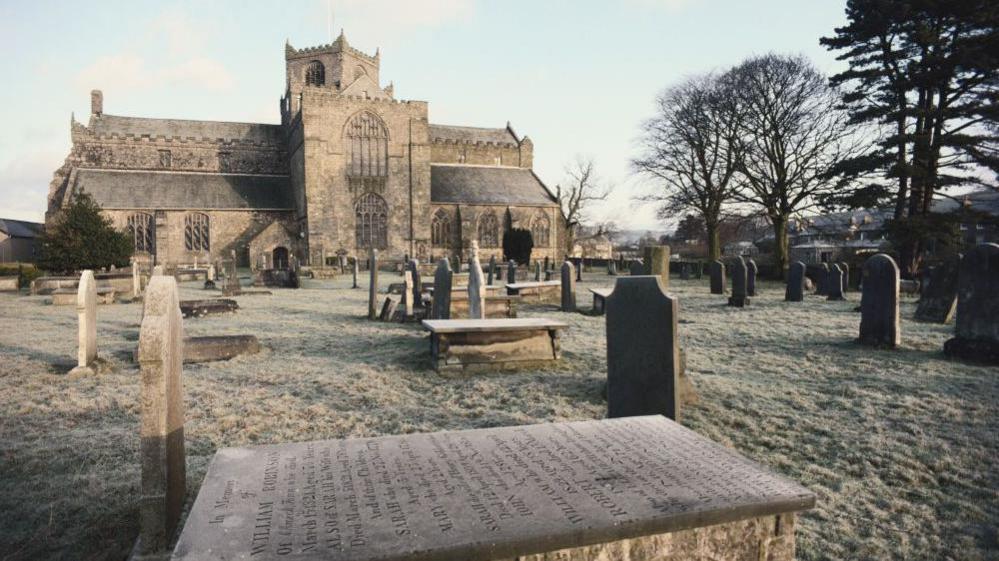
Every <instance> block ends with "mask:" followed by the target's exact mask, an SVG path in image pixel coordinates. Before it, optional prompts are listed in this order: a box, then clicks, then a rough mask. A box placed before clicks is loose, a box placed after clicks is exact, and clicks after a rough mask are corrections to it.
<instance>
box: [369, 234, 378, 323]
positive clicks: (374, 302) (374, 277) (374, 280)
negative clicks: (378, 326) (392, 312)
mask: <svg viewBox="0 0 999 561" xmlns="http://www.w3.org/2000/svg"><path fill="white" fill-rule="evenodd" d="M368 262H369V263H370V264H371V265H370V267H369V268H368V270H369V279H368V319H375V318H377V317H378V315H377V314H378V310H377V307H378V250H377V249H372V250H371V253H370V254H369V256H368Z"/></svg>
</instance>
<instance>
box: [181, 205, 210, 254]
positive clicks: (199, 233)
mask: <svg viewBox="0 0 999 561" xmlns="http://www.w3.org/2000/svg"><path fill="white" fill-rule="evenodd" d="M210 233H211V232H210V231H209V228H208V215H207V214H202V213H200V212H192V213H190V214H188V215H187V216H185V217H184V247H186V248H187V250H188V251H208V250H209V249H210V248H211V245H210V244H209V239H211V235H210Z"/></svg>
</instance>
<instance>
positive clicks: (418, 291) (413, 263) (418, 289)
mask: <svg viewBox="0 0 999 561" xmlns="http://www.w3.org/2000/svg"><path fill="white" fill-rule="evenodd" d="M408 267H409V274H410V276H411V277H412V281H413V286H412V287H411V288H410V301H411V302H412V303H413V306H415V307H417V308H420V307H422V306H423V280H422V279H421V278H420V262H419V261H418V260H416V259H415V258H414V259H410V260H409V265H408Z"/></svg>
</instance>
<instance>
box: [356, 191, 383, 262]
mask: <svg viewBox="0 0 999 561" xmlns="http://www.w3.org/2000/svg"><path fill="white" fill-rule="evenodd" d="M355 220H356V223H355V229H356V241H357V247H359V248H370V247H374V248H377V249H385V248H386V247H388V205H387V204H385V199H383V198H381V197H379V196H378V195H376V194H374V193H365V194H364V195H361V198H360V199H358V200H357V205H356V207H355Z"/></svg>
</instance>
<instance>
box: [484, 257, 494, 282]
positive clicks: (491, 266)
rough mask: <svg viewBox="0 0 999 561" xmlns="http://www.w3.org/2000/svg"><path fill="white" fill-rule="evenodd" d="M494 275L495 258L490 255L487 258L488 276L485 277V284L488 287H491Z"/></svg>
mask: <svg viewBox="0 0 999 561" xmlns="http://www.w3.org/2000/svg"><path fill="white" fill-rule="evenodd" d="M495 274H496V256H495V255H490V256H489V275H488V277H487V279H488V280H487V281H486V284H488V285H489V286H492V285H493V277H494V275H495Z"/></svg>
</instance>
